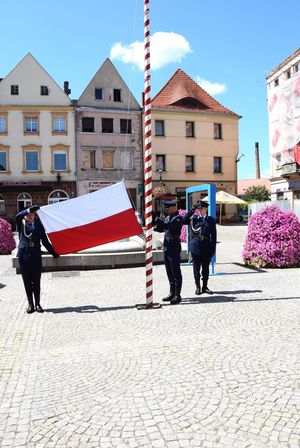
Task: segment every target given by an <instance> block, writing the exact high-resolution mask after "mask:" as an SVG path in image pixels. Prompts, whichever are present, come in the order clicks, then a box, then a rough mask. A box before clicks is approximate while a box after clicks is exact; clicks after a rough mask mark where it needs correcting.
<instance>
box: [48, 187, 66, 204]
mask: <svg viewBox="0 0 300 448" xmlns="http://www.w3.org/2000/svg"><path fill="white" fill-rule="evenodd" d="M67 199H69V195H68V194H67V193H66V192H65V191H63V190H54V191H52V192H51V193H50V194H49V196H48V204H49V205H50V204H56V203H57V202H62V201H66V200H67Z"/></svg>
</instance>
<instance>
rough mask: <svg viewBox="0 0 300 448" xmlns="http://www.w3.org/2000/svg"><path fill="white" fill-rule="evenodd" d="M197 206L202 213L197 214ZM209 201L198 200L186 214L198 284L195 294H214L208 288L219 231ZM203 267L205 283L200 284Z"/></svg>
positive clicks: (190, 247) (185, 218) (190, 249)
mask: <svg viewBox="0 0 300 448" xmlns="http://www.w3.org/2000/svg"><path fill="white" fill-rule="evenodd" d="M196 208H198V209H199V211H200V215H195V214H194V212H195V210H196ZM207 210H208V203H207V202H205V201H198V202H197V204H196V205H194V206H193V207H192V209H191V210H190V211H189V212H188V213H187V214H186V215H185V216H184V219H183V222H184V224H189V225H190V239H189V251H190V252H191V254H192V259H193V272H194V279H195V284H196V291H195V294H197V295H201V293H207V294H213V292H212V291H211V290H210V289H208V287H207V283H208V277H209V264H210V260H211V258H212V257H213V256H214V254H215V252H216V242H217V231H216V221H215V219H214V218H213V217H212V216H208V215H207ZM201 267H202V280H203V285H202V289H201V285H200V269H201Z"/></svg>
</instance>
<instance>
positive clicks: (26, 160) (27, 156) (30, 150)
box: [22, 145, 42, 174]
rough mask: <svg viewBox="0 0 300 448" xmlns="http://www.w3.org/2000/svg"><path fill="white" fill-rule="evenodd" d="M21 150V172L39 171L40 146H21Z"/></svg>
mask: <svg viewBox="0 0 300 448" xmlns="http://www.w3.org/2000/svg"><path fill="white" fill-rule="evenodd" d="M22 150H23V171H22V173H23V174H26V173H27V172H28V171H30V172H39V173H40V174H41V173H42V170H41V150H42V147H41V146H38V145H26V146H22Z"/></svg>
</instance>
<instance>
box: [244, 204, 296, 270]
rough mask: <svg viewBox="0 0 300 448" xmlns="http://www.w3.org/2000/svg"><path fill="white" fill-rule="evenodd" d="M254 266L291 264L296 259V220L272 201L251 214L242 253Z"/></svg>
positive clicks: (287, 265) (247, 261) (245, 259)
mask: <svg viewBox="0 0 300 448" xmlns="http://www.w3.org/2000/svg"><path fill="white" fill-rule="evenodd" d="M242 256H243V259H244V262H245V263H246V264H249V265H253V266H256V267H264V266H265V267H276V268H277V267H279V268H281V267H291V266H296V265H297V264H299V263H300V222H299V220H298V218H297V216H296V215H295V213H293V212H285V211H283V210H281V209H280V208H278V207H277V206H275V205H271V206H270V207H265V208H263V209H261V210H259V211H258V212H256V213H254V215H252V216H251V218H250V220H249V223H248V234H247V238H246V242H245V245H244V249H243V253H242Z"/></svg>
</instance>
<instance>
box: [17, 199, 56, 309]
mask: <svg viewBox="0 0 300 448" xmlns="http://www.w3.org/2000/svg"><path fill="white" fill-rule="evenodd" d="M39 208H40V207H39V206H38V205H34V206H32V207H29V208H28V209H25V210H22V211H21V212H19V213H18V214H17V216H16V223H17V229H18V233H19V245H18V252H17V257H19V263H20V269H21V274H22V278H23V283H24V287H25V291H26V295H27V300H28V305H29V306H28V308H27V313H28V314H31V313H33V312H34V311H38V312H39V313H43V312H44V310H43V308H42V307H41V305H40V291H41V274H42V255H41V241H42V243H43V245H44V246H45V248H46V249H47V250H48V252H50V254H51V255H53V257H55V258H57V257H59V255H58V254H57V253H56V252H55V250H54V249H53V247H52V245H51V243H50V241H49V240H48V238H47V235H46V232H45V229H44V227H43V224H42V223H41V221H40V219H39V217H38V216H37V214H36V212H37V210H38V209H39ZM33 296H34V300H35V307H34V303H33Z"/></svg>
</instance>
